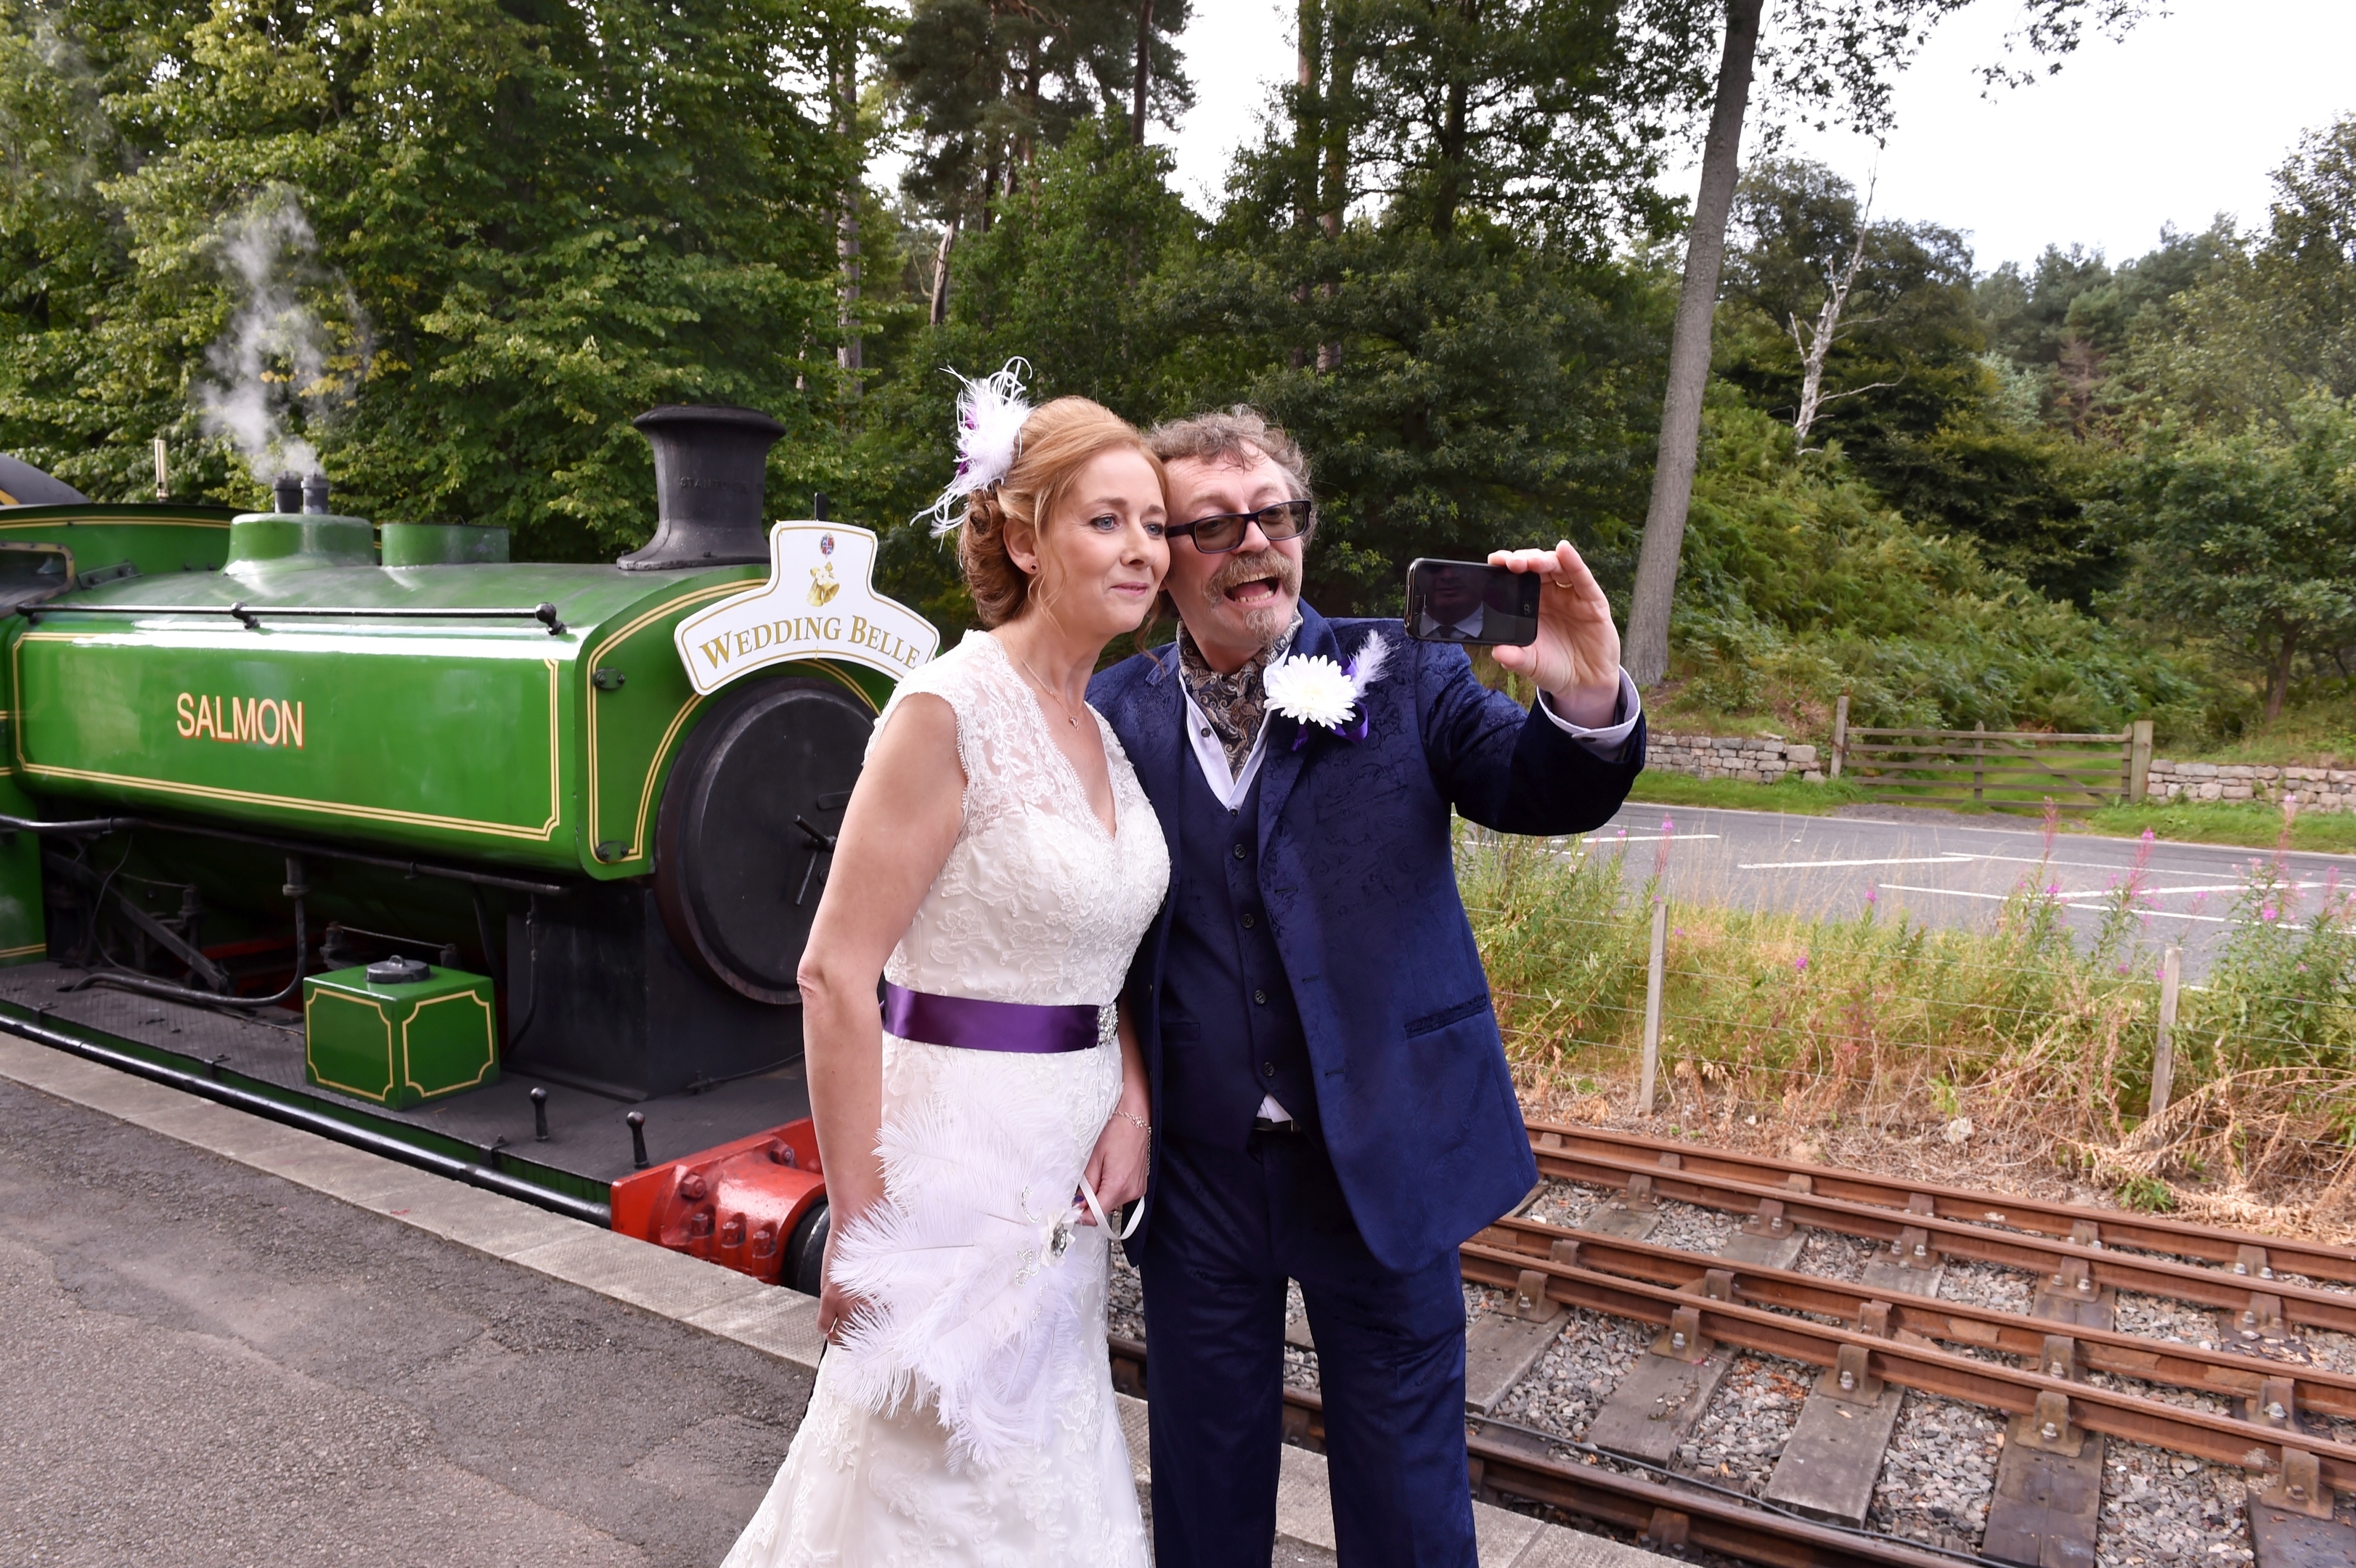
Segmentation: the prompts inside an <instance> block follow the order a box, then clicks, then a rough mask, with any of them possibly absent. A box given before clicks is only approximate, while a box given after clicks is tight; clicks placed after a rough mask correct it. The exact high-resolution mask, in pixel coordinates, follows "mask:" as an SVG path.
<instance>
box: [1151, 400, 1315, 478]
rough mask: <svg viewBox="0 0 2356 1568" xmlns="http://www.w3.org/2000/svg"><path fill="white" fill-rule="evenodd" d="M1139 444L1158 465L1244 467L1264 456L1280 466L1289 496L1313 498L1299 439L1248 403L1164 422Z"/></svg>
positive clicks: (1306, 464) (1307, 461)
mask: <svg viewBox="0 0 2356 1568" xmlns="http://www.w3.org/2000/svg"><path fill="white" fill-rule="evenodd" d="M1145 443H1146V444H1147V445H1148V446H1150V447H1151V448H1152V449H1153V455H1154V456H1156V457H1158V458H1160V459H1162V462H1164V463H1176V462H1179V461H1181V460H1184V459H1192V460H1193V461H1195V462H1198V463H1226V464H1234V465H1236V466H1237V467H1238V468H1248V467H1249V466H1251V464H1253V463H1254V462H1256V461H1257V460H1258V459H1259V458H1262V457H1265V458H1268V459H1269V461H1270V462H1272V463H1274V464H1276V465H1277V466H1278V467H1279V468H1281V469H1283V470H1284V477H1285V481H1286V483H1287V484H1289V485H1291V487H1292V498H1293V499H1294V500H1296V501H1307V500H1311V499H1313V498H1314V497H1313V496H1312V495H1311V494H1310V489H1309V459H1308V458H1307V457H1306V456H1304V455H1302V453H1301V446H1300V443H1297V442H1295V441H1294V440H1293V439H1292V437H1290V435H1287V434H1286V433H1285V432H1284V427H1283V426H1281V425H1277V424H1271V423H1269V419H1268V416H1267V415H1266V414H1263V413H1261V412H1260V411H1258V409H1255V408H1252V407H1251V406H1249V405H1248V404H1245V403H1237V404H1236V405H1235V406H1234V407H1233V408H1229V409H1224V410H1221V411H1218V412H1215V413H1207V414H1196V415H1195V416H1194V418H1192V419H1183V420H1164V421H1162V423H1160V424H1158V425H1155V426H1154V427H1153V428H1152V429H1151V430H1149V431H1147V432H1145Z"/></svg>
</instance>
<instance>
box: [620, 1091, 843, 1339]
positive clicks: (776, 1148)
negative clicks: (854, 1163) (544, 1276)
mask: <svg viewBox="0 0 2356 1568" xmlns="http://www.w3.org/2000/svg"><path fill="white" fill-rule="evenodd" d="M613 1206H614V1229H615V1230H616V1231H619V1232H622V1233H623V1234H624V1235H626V1236H636V1237H637V1238H638V1239H639V1240H640V1241H647V1242H652V1243H655V1244H656V1245H657V1246H661V1247H669V1248H670V1249H671V1250H672V1251H673V1252H680V1253H691V1254H692V1255H693V1256H695V1257H699V1258H704V1259H708V1260H709V1261H711V1262H712V1263H716V1264H723V1266H725V1267H728V1268H733V1269H734V1270H736V1271H737V1272H738V1273H739V1274H748V1275H752V1276H753V1277H754V1278H755V1279H757V1280H760V1281H762V1282H764V1283H765V1284H768V1285H789V1286H791V1287H792V1288H794V1289H796V1290H799V1291H802V1292H804V1293H806V1294H808V1295H811V1296H815V1295H817V1294H818V1288H819V1267H820V1265H821V1264H822V1263H823V1262H824V1259H825V1256H826V1235H827V1205H826V1176H825V1172H824V1171H823V1169H822V1168H820V1166H819V1154H818V1131H817V1129H816V1128H815V1127H813V1126H812V1125H810V1121H809V1117H807V1116H805V1117H803V1118H802V1119H801V1120H800V1121H798V1122H788V1123H787V1124H786V1125H784V1126H782V1127H774V1128H772V1129H770V1130H769V1131H767V1132H766V1133H755V1134H754V1135H753V1136H751V1137H747V1138H738V1139H736V1140H735V1141H734V1142H733V1143H724V1144H722V1145H720V1146H718V1147H715V1148H708V1149H705V1150H703V1151H702V1152H701V1153H700V1154H691V1155H689V1156H688V1157H686V1158H684V1159H675V1160H667V1161H665V1162H664V1163H663V1164H661V1165H659V1166H657V1167H655V1168H653V1169H651V1170H642V1171H639V1172H638V1173H637V1175H635V1176H628V1177H625V1178H623V1179H621V1180H619V1181H616V1183H614V1195H613Z"/></svg>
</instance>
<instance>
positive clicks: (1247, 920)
mask: <svg viewBox="0 0 2356 1568" xmlns="http://www.w3.org/2000/svg"><path fill="white" fill-rule="evenodd" d="M1255 925H1258V921H1256V920H1254V919H1252V916H1251V911H1249V910H1246V911H1244V929H1245V930H1246V931H1249V930H1250V929H1251V928H1252V927H1253V926H1255Z"/></svg>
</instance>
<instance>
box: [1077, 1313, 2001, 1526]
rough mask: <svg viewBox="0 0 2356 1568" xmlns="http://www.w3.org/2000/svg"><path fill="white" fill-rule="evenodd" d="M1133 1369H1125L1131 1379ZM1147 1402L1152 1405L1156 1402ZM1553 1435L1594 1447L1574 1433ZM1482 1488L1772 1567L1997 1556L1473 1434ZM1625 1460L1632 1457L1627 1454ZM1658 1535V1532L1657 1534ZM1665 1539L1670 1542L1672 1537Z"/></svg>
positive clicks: (1305, 1419)
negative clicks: (1944, 1547)
mask: <svg viewBox="0 0 2356 1568" xmlns="http://www.w3.org/2000/svg"><path fill="white" fill-rule="evenodd" d="M1107 1340H1108V1349H1109V1350H1110V1352H1111V1356H1112V1362H1113V1371H1114V1380H1113V1381H1114V1382H1115V1383H1116V1384H1117V1385H1119V1386H1120V1387H1121V1388H1122V1390H1123V1392H1139V1393H1140V1394H1141V1393H1142V1391H1143V1389H1144V1388H1145V1384H1146V1376H1145V1368H1146V1347H1145V1343H1144V1341H1142V1340H1140V1339H1130V1338H1128V1337H1127V1336H1125V1335H1119V1334H1114V1335H1109V1336H1108V1337H1107ZM1125 1374H1126V1375H1125ZM1147 1403H1149V1404H1150V1403H1152V1402H1151V1399H1148V1400H1147ZM1284 1418H1285V1431H1286V1435H1287V1436H1288V1437H1289V1438H1291V1439H1294V1440H1296V1441H1300V1442H1301V1443H1302V1444H1303V1445H1305V1446H1309V1447H1312V1448H1318V1449H1321V1450H1322V1449H1323V1446H1324V1441H1323V1435H1324V1424H1325V1402H1324V1401H1323V1399H1322V1398H1321V1397H1320V1396H1319V1395H1318V1394H1316V1393H1315V1392H1312V1391H1311V1390H1308V1389H1300V1388H1292V1387H1289V1386H1288V1387H1287V1388H1286V1389H1285V1391H1284ZM1549 1440H1550V1441H1553V1442H1558V1443H1560V1444H1561V1445H1563V1446H1564V1447H1566V1448H1571V1449H1574V1450H1580V1451H1590V1450H1588V1449H1587V1445H1585V1444H1581V1443H1576V1442H1573V1441H1572V1440H1570V1439H1569V1438H1555V1437H1551V1435H1549ZM1465 1449H1466V1456H1467V1458H1468V1460H1469V1462H1470V1463H1469V1467H1468V1468H1469V1470H1470V1474H1469V1475H1468V1476H1467V1477H1466V1479H1467V1481H1468V1482H1469V1483H1470V1485H1471V1486H1472V1489H1473V1491H1474V1493H1475V1494H1476V1495H1479V1494H1481V1493H1484V1492H1492V1491H1494V1492H1502V1493H1505V1494H1506V1495H1507V1496H1510V1497H1516V1498H1521V1499H1526V1501H1529V1502H1534V1503H1540V1504H1544V1505H1545V1506H1547V1507H1549V1508H1555V1509H1561V1510H1562V1511H1564V1512H1566V1513H1572V1514H1577V1515H1580V1517H1582V1518H1586V1519H1591V1520H1596V1521H1597V1522H1598V1523H1601V1524H1608V1525H1612V1526H1614V1527H1616V1528H1619V1529H1622V1530H1626V1531H1631V1532H1633V1533H1636V1534H1639V1535H1645V1534H1653V1533H1654V1532H1655V1531H1662V1530H1663V1529H1664V1527H1666V1528H1667V1529H1670V1530H1677V1531H1679V1532H1680V1533H1681V1535H1682V1542H1681V1544H1682V1545H1683V1547H1685V1548H1686V1549H1688V1550H1690V1549H1693V1548H1700V1549H1702V1550H1704V1551H1708V1552H1719V1553H1721V1554H1723V1555H1725V1556H1728V1557H1735V1558H1740V1559H1741V1560H1742V1561H1744V1562H1748V1563H1761V1564H1762V1565H1764V1568H1958V1565H1959V1564H1976V1563H1987V1561H1988V1560H1987V1559H1986V1558H1983V1557H1978V1556H1976V1555H1974V1554H1972V1553H1969V1552H1942V1551H1938V1550H1936V1549H1933V1548H1929V1547H1922V1546H1917V1545H1915V1544H1913V1543H1912V1542H1908V1541H1895V1540H1892V1539H1890V1537H1887V1536H1878V1535H1875V1534H1873V1533H1872V1532H1871V1531H1863V1530H1854V1529H1847V1528H1844V1527H1842V1526H1838V1525H1833V1524H1825V1523H1819V1522H1818V1521H1816V1520H1808V1519H1802V1518H1800V1517H1798V1516H1796V1515H1794V1514H1791V1513H1786V1512H1783V1511H1779V1510H1777V1509H1773V1508H1772V1506H1771V1507H1762V1506H1760V1505H1759V1504H1757V1503H1753V1502H1747V1501H1739V1500H1737V1499H1736V1498H1735V1497H1734V1496H1733V1495H1732V1494H1731V1493H1730V1492H1729V1491H1727V1490H1726V1489H1724V1488H1717V1487H1711V1486H1709V1485H1708V1484H1707V1483H1703V1484H1701V1485H1677V1484H1674V1483H1670V1482H1665V1481H1657V1480H1652V1479H1648V1478H1646V1477H1643V1476H1632V1475H1628V1474H1626V1473H1624V1472H1622V1471H1619V1470H1612V1469H1606V1468H1604V1467H1601V1466H1598V1465H1566V1464H1564V1463H1562V1462H1561V1461H1559V1460H1557V1459H1554V1458H1552V1457H1550V1456H1545V1455H1539V1454H1532V1453H1529V1452H1527V1451H1526V1450H1524V1449H1521V1448H1516V1447H1513V1446H1509V1445H1505V1444H1503V1443H1500V1442H1498V1441H1497V1440H1496V1439H1494V1438H1493V1437H1489V1436H1485V1435H1479V1434H1475V1435H1471V1436H1469V1437H1467V1438H1466V1440H1465ZM1614 1457H1615V1462H1617V1463H1627V1462H1628V1461H1625V1460H1618V1459H1617V1458H1616V1456H1614ZM1655 1539H1657V1536H1655ZM1663 1544H1668V1543H1667V1542H1663Z"/></svg>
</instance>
